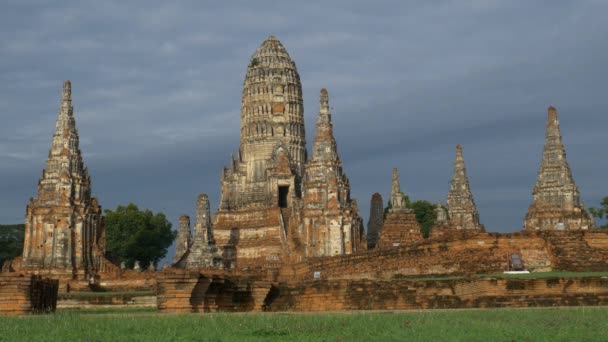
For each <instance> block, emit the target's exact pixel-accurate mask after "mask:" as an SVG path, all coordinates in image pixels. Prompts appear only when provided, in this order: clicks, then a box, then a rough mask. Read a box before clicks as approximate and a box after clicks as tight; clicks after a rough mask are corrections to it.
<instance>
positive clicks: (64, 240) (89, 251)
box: [21, 81, 106, 276]
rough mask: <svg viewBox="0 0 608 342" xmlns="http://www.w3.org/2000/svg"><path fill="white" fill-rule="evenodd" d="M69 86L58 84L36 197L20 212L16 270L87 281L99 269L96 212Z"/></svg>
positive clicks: (101, 233)
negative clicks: (20, 242)
mask: <svg viewBox="0 0 608 342" xmlns="http://www.w3.org/2000/svg"><path fill="white" fill-rule="evenodd" d="M78 141H79V138H78V130H77V129H76V122H75V120H74V108H73V107H72V84H71V82H70V81H64V82H63V91H62V96H61V104H60V107H59V115H58V117H57V123H56V125H55V134H54V135H53V141H52V143H51V148H50V151H49V156H48V160H47V162H46V166H45V168H44V170H43V171H42V177H41V178H40V181H39V182H38V197H36V198H33V199H31V200H30V202H29V204H28V206H27V209H26V218H25V239H24V246H23V256H22V261H21V266H22V268H25V269H30V270H34V271H36V272H38V271H41V270H49V269H53V270H64V272H65V273H67V274H70V275H71V274H74V275H79V276H90V275H92V274H95V273H97V272H98V271H100V270H101V267H102V266H103V265H104V264H105V262H106V261H105V258H104V256H103V254H104V252H105V230H104V226H103V220H102V211H101V206H100V205H99V204H98V202H97V199H95V198H93V197H91V178H90V177H89V173H88V171H87V169H86V167H85V166H84V162H83V160H82V155H81V153H80V148H79V146H78V145H79V143H78Z"/></svg>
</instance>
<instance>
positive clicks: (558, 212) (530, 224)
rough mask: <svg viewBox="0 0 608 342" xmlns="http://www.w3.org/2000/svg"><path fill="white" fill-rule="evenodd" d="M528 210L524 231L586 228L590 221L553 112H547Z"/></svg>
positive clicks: (588, 226) (550, 110)
mask: <svg viewBox="0 0 608 342" xmlns="http://www.w3.org/2000/svg"><path fill="white" fill-rule="evenodd" d="M532 194H533V196H534V197H533V202H532V204H531V205H530V207H529V208H528V213H527V214H526V218H525V222H524V228H525V229H527V230H549V229H588V228H592V227H593V219H592V218H591V217H590V216H589V213H587V211H586V210H585V207H584V205H583V203H582V202H581V199H580V193H579V191H578V187H577V186H576V183H575V182H574V178H573V177H572V171H571V170H570V166H569V165H568V161H567V160H566V149H565V148H564V144H563V143H562V135H561V132H560V128H559V120H558V119H557V109H555V107H549V109H548V110H547V129H546V132H545V146H544V148H543V158H542V161H541V163H540V168H539V170H538V178H537V180H536V185H535V186H534V191H533V192H532Z"/></svg>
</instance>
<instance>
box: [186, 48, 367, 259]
mask: <svg viewBox="0 0 608 342" xmlns="http://www.w3.org/2000/svg"><path fill="white" fill-rule="evenodd" d="M302 103H303V102H302V86H301V84H300V76H299V75H298V71H297V69H296V65H295V63H294V62H293V60H292V59H291V57H290V56H289V54H288V53H287V51H286V50H285V48H284V47H283V45H282V44H281V43H280V42H279V41H278V40H277V39H276V38H275V37H273V36H270V37H268V39H266V40H265V41H264V42H263V43H262V45H261V46H260V47H259V48H258V49H257V50H256V52H255V53H254V54H253V56H252V57H251V59H250V60H249V65H248V67H247V74H246V76H245V82H244V84H243V94H242V102H241V132H240V138H241V141H240V146H239V151H238V154H237V156H236V158H232V161H231V164H230V166H229V167H227V168H224V169H223V170H222V176H221V193H220V203H219V210H218V211H217V213H215V214H214V215H213V217H212V223H213V224H212V225H211V226H210V227H213V233H212V234H210V235H209V240H211V238H213V239H214V240H215V243H216V246H217V248H218V250H219V252H220V254H221V257H222V261H223V264H224V266H225V267H229V268H237V269H248V270H258V269H264V270H275V271H278V270H279V269H280V268H281V267H282V266H283V265H284V264H285V263H286V262H297V261H301V260H303V258H305V257H307V256H323V255H336V254H350V253H353V252H355V251H357V250H360V249H365V248H366V246H365V229H364V227H363V223H362V219H361V217H360V216H359V210H358V207H357V203H356V201H355V200H354V199H351V198H350V183H349V180H348V178H347V177H346V175H345V174H344V172H343V170H342V162H341V161H340V158H339V156H338V149H337V144H336V140H335V138H334V135H333V124H332V120H331V113H330V110H329V95H328V93H327V90H325V89H323V90H322V91H321V97H320V109H319V115H318V117H317V131H316V133H315V142H314V144H313V147H312V153H311V158H307V152H306V141H305V130H304V109H303V104H302ZM195 235H197V233H195ZM191 250H194V249H193V248H191Z"/></svg>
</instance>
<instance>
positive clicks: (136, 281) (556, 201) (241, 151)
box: [0, 36, 608, 314]
mask: <svg viewBox="0 0 608 342" xmlns="http://www.w3.org/2000/svg"><path fill="white" fill-rule="evenodd" d="M548 116H549V117H548V122H547V132H546V140H545V147H544V151H543V159H542V162H541V165H540V169H539V172H538V180H537V183H536V186H535V187H534V192H533V194H534V201H533V203H532V205H531V206H530V208H529V210H528V214H527V215H526V219H525V229H524V230H522V231H519V232H515V233H505V234H503V233H488V232H486V231H485V228H484V226H483V225H482V224H481V223H480V221H479V212H478V209H477V206H476V204H475V201H474V200H473V195H472V192H471V189H470V184H469V179H468V177H467V173H466V168H465V162H464V157H463V150H462V146H460V145H457V146H456V158H455V161H454V167H453V170H454V173H453V177H452V180H451V183H450V189H449V192H448V195H447V204H446V205H445V206H444V204H442V203H441V202H438V203H437V205H436V207H435V209H434V214H435V217H436V221H435V225H434V226H433V227H432V229H431V233H430V234H431V235H430V237H429V238H426V239H425V238H424V237H423V236H422V233H421V230H420V224H419V223H418V222H417V220H416V214H415V213H414V211H413V210H412V209H411V208H410V204H409V199H408V197H407V196H406V194H405V193H404V192H403V191H402V188H401V183H400V180H399V174H398V170H397V169H396V168H395V169H393V173H392V182H391V193H390V198H389V201H388V208H387V210H386V212H385V210H384V208H383V201H382V196H381V195H380V194H379V193H375V194H374V195H373V196H372V198H371V208H370V218H369V223H368V232H367V236H366V234H365V230H364V227H363V222H362V218H361V217H360V215H359V209H358V205H357V201H356V200H355V199H353V198H351V184H350V181H349V179H348V177H347V176H346V173H345V171H344V169H343V167H342V161H341V159H340V156H339V153H338V144H337V142H336V139H335V137H334V131H333V130H334V125H333V121H332V114H331V107H330V105H329V92H328V91H327V89H324V88H323V89H321V90H320V94H319V111H318V115H317V118H316V126H315V136H314V141H313V143H312V147H311V153H310V155H309V154H308V152H307V146H306V141H305V128H304V109H303V99H302V87H301V84H300V78H299V75H298V71H297V69H296V66H295V63H294V61H293V60H292V59H291V57H290V56H289V54H288V53H287V51H286V50H285V48H284V47H283V45H282V44H281V43H280V42H279V41H278V40H277V39H276V38H274V37H272V36H271V37H269V38H268V39H266V40H265V41H264V42H263V43H262V45H261V46H260V47H259V48H258V49H257V51H256V52H255V53H254V54H253V56H252V57H251V59H250V61H249V64H248V67H247V72H246V75H245V80H244V84H243V93H242V102H241V130H240V145H239V148H238V152H237V153H236V156H234V157H232V158H231V160H230V165H229V166H228V167H226V168H223V170H222V172H221V179H220V185H221V193H220V200H219V206H218V211H217V212H216V213H215V214H213V215H212V214H211V206H210V201H209V197H208V196H207V195H206V194H204V193H202V194H200V195H199V196H198V198H197V200H196V219H195V222H194V227H193V228H192V227H191V222H190V218H189V217H188V216H186V215H182V216H181V217H180V218H179V227H178V234H177V241H176V250H175V255H174V258H173V263H172V267H169V266H166V267H163V270H162V271H159V272H157V271H156V269H155V267H154V264H149V265H141V264H140V263H139V261H136V262H135V264H136V266H135V267H134V269H132V270H129V269H126V265H124V264H123V266H122V267H118V266H115V265H112V264H111V263H109V262H108V261H107V260H106V259H105V258H104V251H105V243H104V242H105V230H104V222H103V218H102V211H101V207H100V205H99V203H98V202H97V200H96V199H95V198H93V197H92V196H91V179H90V177H89V175H88V171H87V169H86V168H85V166H84V163H83V159H82V155H81V152H80V150H79V144H78V132H77V130H76V125H75V120H74V114H73V107H72V104H71V84H70V82H69V81H65V82H64V85H63V93H62V100H61V105H60V108H59V117H58V119H57V124H56V131H55V134H54V136H53V140H52V145H51V149H50V152H49V157H48V160H47V162H46V166H45V168H44V170H43V174H42V177H41V179H40V181H39V183H38V196H37V197H36V198H34V199H31V200H30V202H29V204H28V206H27V209H26V222H25V224H26V225H25V227H26V230H25V244H24V249H23V255H22V257H20V258H17V259H15V260H13V261H11V262H8V264H7V265H5V267H3V271H7V272H6V274H4V272H3V274H2V275H1V276H0V297H1V298H0V299H2V298H5V299H6V298H8V299H6V300H0V302H3V303H4V304H3V305H0V313H2V312H8V313H10V314H15V313H25V312H33V311H37V310H39V311H51V310H53V309H54V308H55V303H54V302H53V301H55V302H56V301H57V292H58V291H59V294H60V297H61V296H63V295H66V294H67V293H69V292H70V291H73V292H83V291H110V292H112V291H115V292H117V293H120V291H124V292H132V291H145V292H147V293H148V295H150V293H153V294H154V296H151V297H152V302H153V303H154V300H156V299H157V302H156V305H157V307H158V309H159V312H213V311H261V310H267V311H284V310H296V311H297V310H306V311H318V310H329V309H331V310H347V309H348V310H358V309H395V308H400V309H412V308H439V307H441V308H457V307H480V306H484V307H502V306H533V305H579V304H581V303H582V304H586V305H599V304H602V305H605V304H606V302H607V300H606V298H608V297H607V296H606V281H605V279H604V278H605V277H601V276H597V275H596V276H585V275H582V276H581V277H577V278H574V279H566V278H546V279H525V280H520V279H508V278H501V277H500V273H502V272H503V271H505V270H510V269H511V268H512V265H511V263H512V260H513V259H512V256H513V255H516V256H517V259H518V260H519V261H521V263H522V265H521V266H522V268H525V269H526V270H529V271H532V272H535V271H538V272H546V271H554V270H559V271H570V272H583V271H584V272H588V271H607V270H608V262H607V260H608V232H607V231H606V230H596V229H592V228H594V226H593V219H592V217H591V216H589V214H588V213H587V211H586V210H585V208H584V205H583V203H582V201H581V200H580V194H579V191H578V188H577V187H576V184H575V183H574V180H573V178H572V173H571V171H570V167H569V166H568V163H567V161H566V156H565V151H564V146H563V144H562V141H561V134H560V131H559V122H558V120H557V111H556V110H555V108H553V107H550V108H549V113H548ZM404 183H405V182H404ZM387 184H388V183H387ZM16 272H18V273H16ZM30 273H31V274H30ZM40 273H44V274H45V276H48V277H49V278H51V279H43V278H41V277H40V276H38V275H32V274H40ZM481 274H486V275H487V274H491V275H492V277H483V278H482V277H481V276H479V275H481ZM471 275H478V276H471ZM420 276H424V277H429V278H432V277H445V279H444V280H436V279H435V278H433V279H430V280H420ZM446 276H447V277H446ZM452 276H458V277H457V278H458V279H452ZM57 278H59V282H57ZM100 279H101V280H100ZM573 284H574V285H573ZM36 293H46V295H45V296H46V298H47V299H49V300H48V301H46V300H45V301H41V300H40V299H42V297H41V296H38V295H33V294H36ZM12 298H18V299H19V303H18V305H13V303H11V302H10V301H11V299H12ZM115 299H116V298H114V297H112V298H110V301H114V300H115ZM121 300H122V301H124V300H125V299H124V298H123V299H121ZM129 301H130V299H129ZM0 304H2V303H0ZM153 305H154V304H153Z"/></svg>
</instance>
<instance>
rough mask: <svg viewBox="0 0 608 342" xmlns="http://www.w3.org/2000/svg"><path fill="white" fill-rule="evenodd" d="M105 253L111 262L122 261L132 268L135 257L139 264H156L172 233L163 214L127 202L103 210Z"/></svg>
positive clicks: (171, 241) (171, 237) (166, 247)
mask: <svg viewBox="0 0 608 342" xmlns="http://www.w3.org/2000/svg"><path fill="white" fill-rule="evenodd" d="M105 225H106V256H107V257H108V258H109V259H110V260H112V261H114V262H123V261H124V262H125V263H126V264H127V267H133V264H134V263H135V261H136V260H139V262H140V264H141V267H143V268H145V267H147V266H148V264H149V263H150V261H152V262H154V263H155V264H158V261H159V260H160V259H162V258H164V257H165V255H166V254H167V249H168V248H169V246H171V243H173V240H174V239H175V236H176V234H177V233H176V232H174V231H172V230H171V222H169V221H168V220H167V218H166V217H165V215H164V214H163V213H160V212H159V213H157V214H154V213H153V212H152V211H150V210H147V209H146V210H139V208H138V207H137V205H135V204H133V203H129V204H128V205H127V206H122V205H119V206H118V207H117V208H116V210H105Z"/></svg>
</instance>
